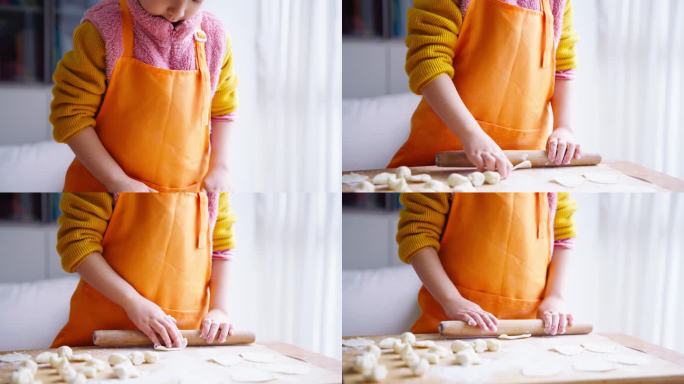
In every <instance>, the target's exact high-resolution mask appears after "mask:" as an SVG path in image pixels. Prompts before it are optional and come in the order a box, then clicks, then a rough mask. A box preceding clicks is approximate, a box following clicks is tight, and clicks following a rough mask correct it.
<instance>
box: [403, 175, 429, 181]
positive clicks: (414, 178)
mask: <svg viewBox="0 0 684 384" xmlns="http://www.w3.org/2000/svg"><path fill="white" fill-rule="evenodd" d="M430 180H432V176H430V175H428V174H422V175H412V176H411V177H409V178H408V181H409V182H411V183H427V182H428V181H430Z"/></svg>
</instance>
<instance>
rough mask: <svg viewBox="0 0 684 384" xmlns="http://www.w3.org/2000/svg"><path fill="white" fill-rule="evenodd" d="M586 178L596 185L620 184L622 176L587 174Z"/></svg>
mask: <svg viewBox="0 0 684 384" xmlns="http://www.w3.org/2000/svg"><path fill="white" fill-rule="evenodd" d="M584 178H585V179H587V180H589V181H591V182H592V183H596V184H617V183H619V182H620V175H618V174H614V173H607V172H590V173H585V174H584Z"/></svg>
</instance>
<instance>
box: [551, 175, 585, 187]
mask: <svg viewBox="0 0 684 384" xmlns="http://www.w3.org/2000/svg"><path fill="white" fill-rule="evenodd" d="M586 181H587V179H586V178H584V177H582V176H580V175H563V176H558V177H556V178H553V179H551V182H552V183H556V184H560V185H562V186H564V187H566V188H575V187H579V186H580V185H582V184H584V183H585V182H586Z"/></svg>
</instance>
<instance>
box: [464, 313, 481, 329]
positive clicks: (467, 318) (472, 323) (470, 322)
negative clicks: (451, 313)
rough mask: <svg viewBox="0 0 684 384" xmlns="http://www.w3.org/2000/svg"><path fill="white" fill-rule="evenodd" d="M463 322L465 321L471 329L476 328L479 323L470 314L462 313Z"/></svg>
mask: <svg viewBox="0 0 684 384" xmlns="http://www.w3.org/2000/svg"><path fill="white" fill-rule="evenodd" d="M461 320H463V321H465V322H466V323H467V324H468V325H470V326H471V327H475V326H476V325H477V321H475V319H474V318H473V317H472V316H470V314H469V313H462V314H461Z"/></svg>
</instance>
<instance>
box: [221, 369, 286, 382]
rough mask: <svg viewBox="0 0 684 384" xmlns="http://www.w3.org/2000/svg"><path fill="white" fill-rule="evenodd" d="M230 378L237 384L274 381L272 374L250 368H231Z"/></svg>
mask: <svg viewBox="0 0 684 384" xmlns="http://www.w3.org/2000/svg"><path fill="white" fill-rule="evenodd" d="M230 378H231V380H233V381H236V382H239V383H263V382H266V381H271V380H275V376H274V375H273V373H271V372H268V371H264V370H261V369H258V368H251V367H234V368H231V372H230Z"/></svg>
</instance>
